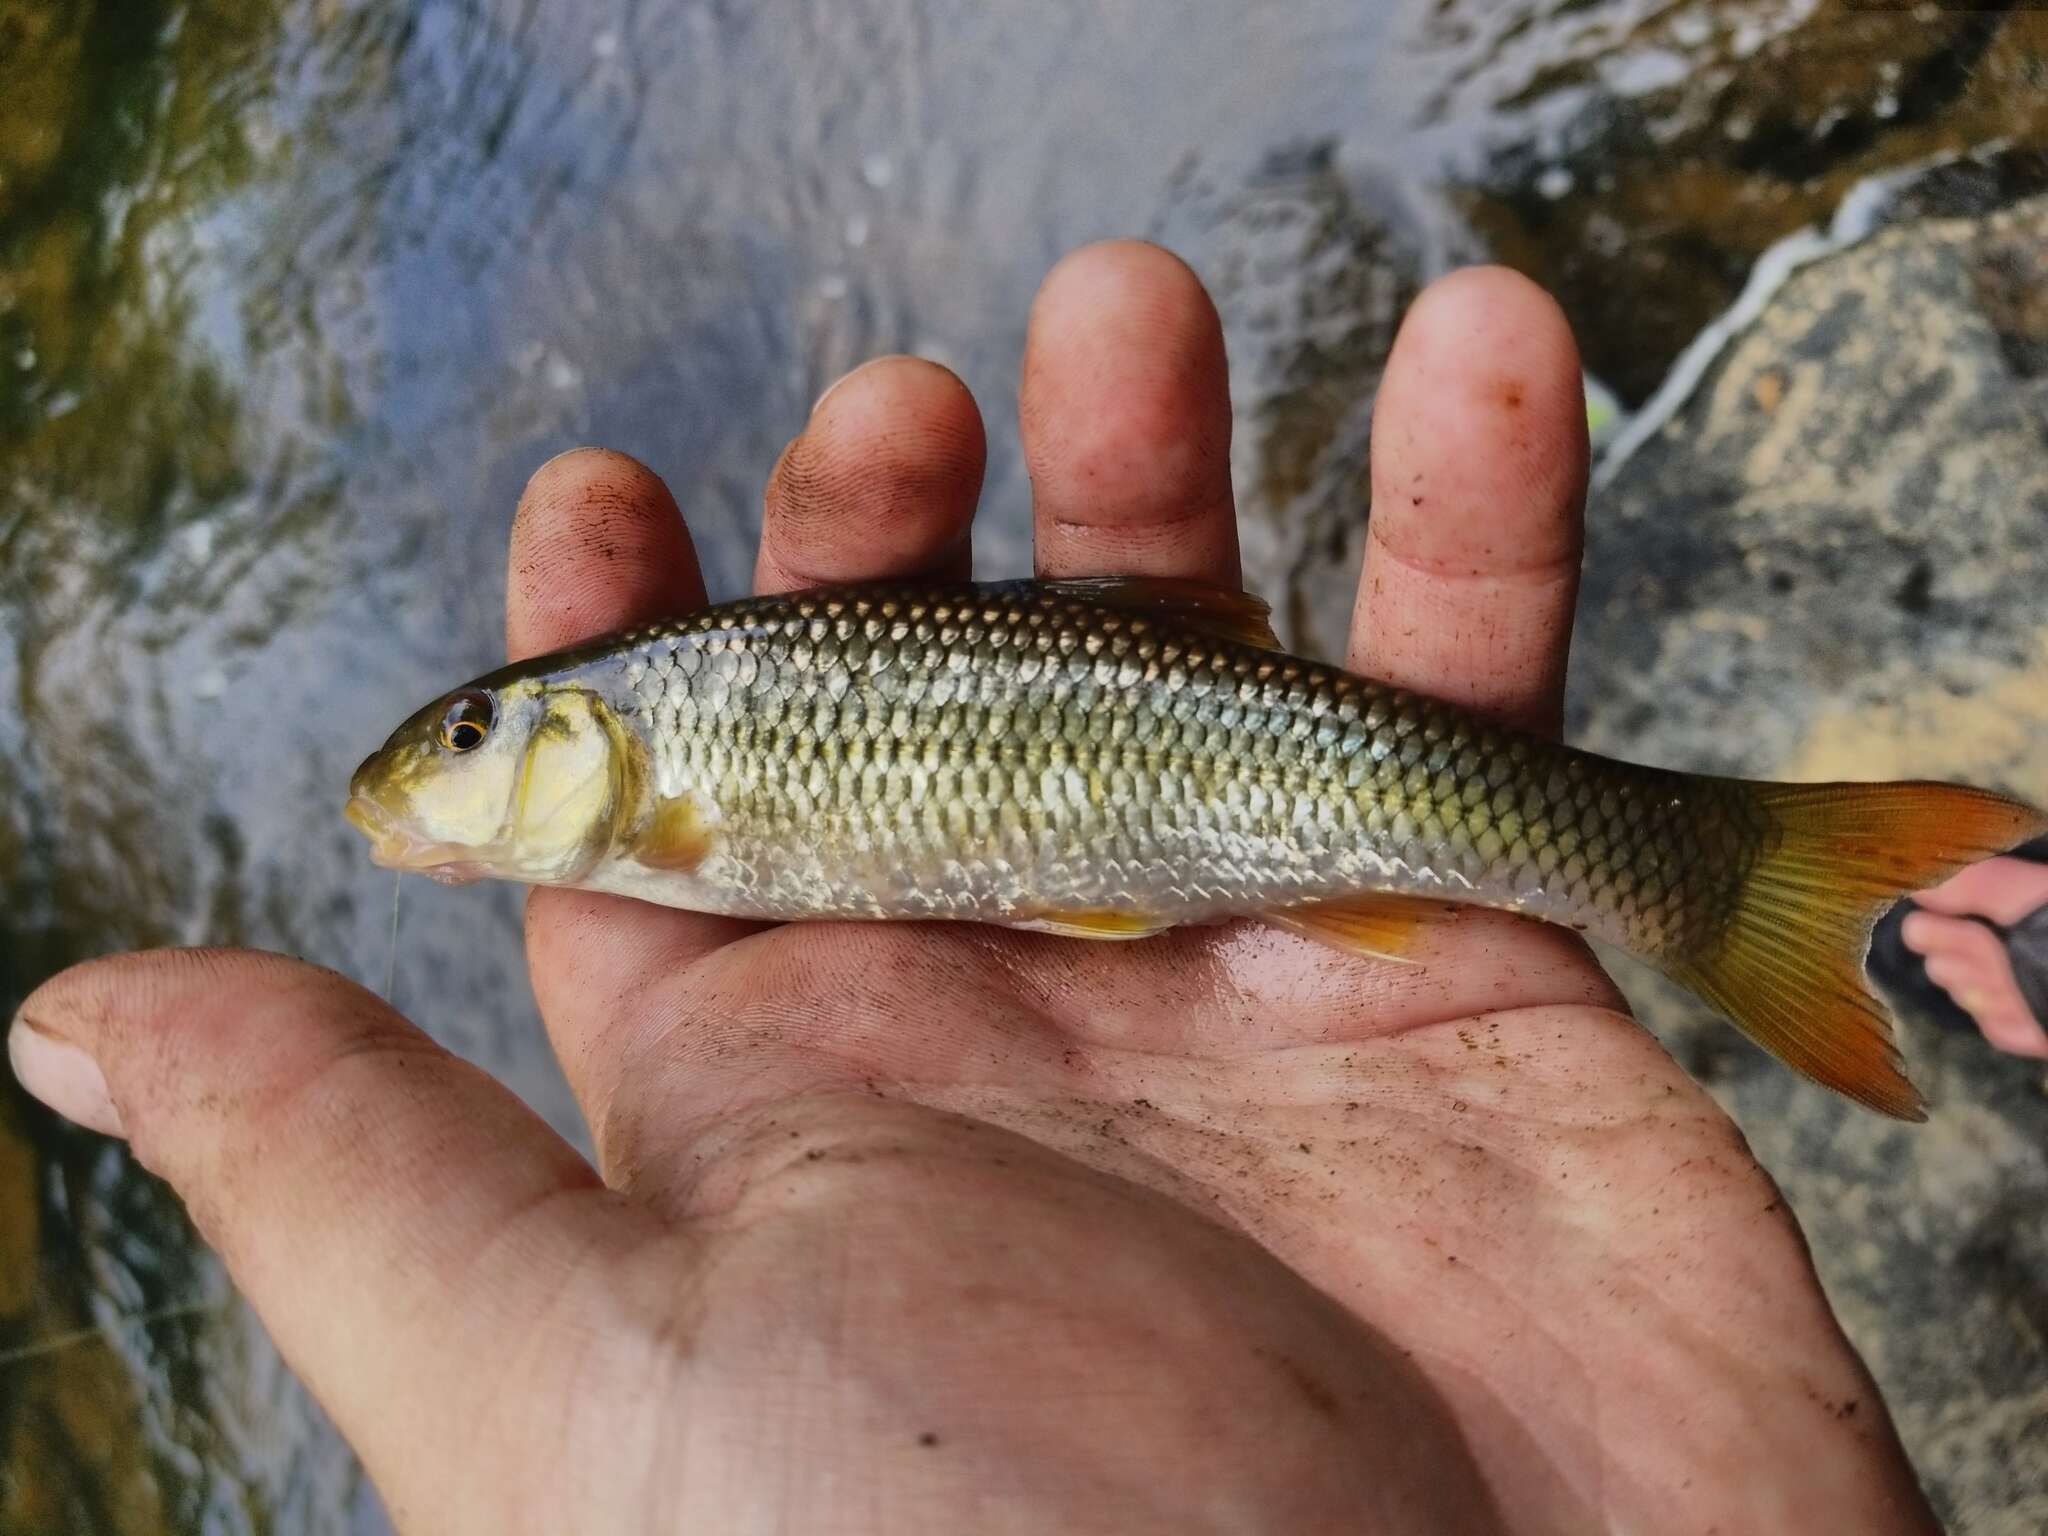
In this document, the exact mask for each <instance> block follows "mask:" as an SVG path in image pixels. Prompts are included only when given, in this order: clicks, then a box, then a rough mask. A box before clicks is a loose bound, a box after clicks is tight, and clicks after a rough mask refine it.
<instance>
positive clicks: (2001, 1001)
mask: <svg viewBox="0 0 2048 1536" xmlns="http://www.w3.org/2000/svg"><path fill="white" fill-rule="evenodd" d="M1901 937H1902V938H1904V939H1905V941H1906V944H1907V946H1908V947H1909V948H1911V949H1913V950H1915V951H1917V952H1918V953H1920V954H1922V955H1925V956H1926V957H1927V979H1928V980H1929V981H1931V982H1933V983H1934V984H1935V985H1936V986H1938V987H1940V988H1941V989H1942V990H1943V991H1944V992H1946V993H1948V995H1949V996H1950V997H1952V998H1954V999H1955V1001H1956V1006H1957V1007H1959V1008H1961V1009H1962V1010H1963V1011H1964V1012H1966V1013H1967V1014H1969V1015H1970V1017H1971V1018H1972V1019H1974V1020H1975V1021H1976V1024H1977V1028H1978V1029H1979V1030H1981V1031H1982V1032H1983V1034H1984V1038H1985V1039H1986V1040H1988V1041H1989V1042H1990V1043H1991V1044H1992V1045H1995V1046H1996V1047H1998V1049H2000V1050H2001V1051H2010V1052H2011V1053H2012V1054H2014V1055H2016V1056H2048V1031H2044V1030H2043V1028H2042V1025H2041V1021H2040V1020H2038V1019H2036V1018H2035V1017H2034V1015H2033V1013H2032V1011H2031V1010H2030V1009H2029V1008H2028V1007H2027V1000H2026V998H2025V996H2024V995H2023V994H2022V993H2021V992H2020V988H2019V982H2018V981H2017V980H2016V979H2015V977H2014V976H2013V970H2012V957H2011V955H2010V954H2008V953H2007V952H2006V948H2005V945H2004V944H2002V943H2001V942H2000V941H1999V938H1998V935H1997V934H1995V933H1993V932H1992V931H1991V930H1990V929H1989V928H1986V927H1985V926H1984V925H1983V924H1982V923H1977V922H1971V921H1970V920H1969V919H1967V918H1957V917H1937V916H1934V915H1932V914H1930V913H1926V912H1916V913H1913V914H1912V915H1911V916H1910V917H1908V918H1907V919H1906V921H1905V923H1904V925H1903V928H1902V931H1901Z"/></svg>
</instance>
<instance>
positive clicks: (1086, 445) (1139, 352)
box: [1018, 240, 1238, 587]
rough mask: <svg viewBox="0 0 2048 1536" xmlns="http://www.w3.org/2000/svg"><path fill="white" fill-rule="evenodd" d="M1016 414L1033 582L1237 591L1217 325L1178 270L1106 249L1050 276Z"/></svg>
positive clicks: (1133, 251) (1154, 250) (1034, 322)
mask: <svg viewBox="0 0 2048 1536" xmlns="http://www.w3.org/2000/svg"><path fill="white" fill-rule="evenodd" d="M1018 409H1019V413H1020V415H1021V417H1022V430H1023V436H1024V457H1025V461H1026V462H1027V464H1028V465H1029V466H1030V470H1031V491H1032V511H1033V521H1034V524H1035V529H1036V540H1037V546H1038V569H1039V571H1040V572H1041V573H1042V574H1044V575H1047V576H1115V575H1127V574H1128V575H1138V576H1182V577H1194V578H1198V579H1200V580H1204V581H1212V582H1216V583H1219V584H1221V585H1224V586H1232V587H1234V586H1236V585H1237V581H1238V565H1237V514H1236V512H1235V510H1234V509H1233V504H1232V500H1231V493H1230V383H1229V378H1228V375H1227V373H1226V370H1225V367H1224V360H1223V327H1222V323H1221V322H1220V321H1219V320H1218V319H1217V317H1216V306H1215V305H1214V304H1212V303H1210V302H1209V295H1208V294H1207V293H1206V292H1204V291H1203V289H1202V284H1201V282H1200V280H1199V279H1197V278H1196V276H1195V274H1194V273H1193V272H1191V271H1189V270H1188V268H1187V267H1186V266H1185V265H1184V264H1182V263H1181V262H1180V261H1179V260H1178V259H1177V258H1175V257H1173V256H1171V255H1169V254H1167V253H1166V252H1165V251H1163V250H1161V249H1160V248H1159V247H1157V246H1155V245H1147V244H1145V243H1143V242H1142V241H1137V240H1112V241H1107V242H1105V243H1103V244H1101V245H1091V246H1086V247H1084V248H1083V249H1081V250H1078V251H1076V252H1075V253H1074V254H1073V255H1071V256H1069V257H1067V258H1066V260H1064V261H1062V262H1061V263H1060V264H1059V265H1058V266H1057V267H1055V268H1053V270H1052V272H1051V274H1050V275H1049V276H1048V277H1047V278H1046V280H1045V284H1044V286H1043V287H1041V288H1040V289H1039V292H1038V300H1037V302H1036V303H1035V304H1034V305H1033V306H1032V309H1031V329H1030V334H1029V336H1028V337H1027V339H1026V341H1025V344H1024V378H1023V384H1022V387H1021V391H1020V394H1019V400H1018Z"/></svg>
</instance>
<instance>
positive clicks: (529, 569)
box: [505, 448, 704, 661]
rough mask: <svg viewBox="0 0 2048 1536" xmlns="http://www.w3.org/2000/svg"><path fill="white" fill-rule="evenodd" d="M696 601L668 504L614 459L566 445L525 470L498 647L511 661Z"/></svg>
mask: <svg viewBox="0 0 2048 1536" xmlns="http://www.w3.org/2000/svg"><path fill="white" fill-rule="evenodd" d="M703 602H704V578H703V577H702V576H701V575H700V574H698V570H697V554H696V551H695V550H694V549H692V548H691V547H690V535H689V532H688V530H686V529H685V528H684V527H683V518H682V514H681V513H680V512H678V511H677V510H676V503H675V498H674V497H673V496H671V495H669V493H668V487H667V486H665V485H663V484H662V483H661V477H660V476H658V475H656V474H655V473H654V471H653V470H651V469H649V468H648V467H647V466H646V465H644V464H642V463H640V462H639V461H638V460H637V459H630V458H628V457H627V456H626V455H625V454H623V453H612V452H610V451H608V450H606V449H603V448H575V449H571V450H570V451H569V452H568V453H564V454H559V455H557V456H556V457H555V458H552V459H550V460H548V462H547V463H545V464H543V465H541V467H540V468H539V469H538V470H536V471H535V472H534V476H533V478H532V479H531V480H529V481H528V482H527V484H526V491H525V493H524V494H523V495H521V496H520V498H519V511H518V514H517V515H516V516H515V517H514V518H513V520H512V554H511V560H510V564H509V568H508V571H507V576H506V591H505V649H506V652H507V654H508V655H509V656H510V657H511V659H512V660H514V661H518V660H520V659H522V658H523V657H527V656H535V655H539V654H541V653H543V652H546V651H552V650H558V649H560V648H561V647H563V646H567V645H574V644H576V643H577V642H578V641H582V640H588V639H591V638H593V637H595V636H597V635H602V634H607V633H609V632H610V631H612V630H615V629H623V628H625V627H626V626H628V625H630V624H638V623H643V622H645V621H646V620H649V619H659V618H666V617H668V616H669V615H671V614H678V613H687V612H689V611H690V610H691V609H693V608H697V607H701V606H702V605H703Z"/></svg>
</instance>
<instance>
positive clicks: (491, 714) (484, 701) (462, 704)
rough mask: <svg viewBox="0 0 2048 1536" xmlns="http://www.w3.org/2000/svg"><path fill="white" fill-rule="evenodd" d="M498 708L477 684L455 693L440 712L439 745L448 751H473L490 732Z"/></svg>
mask: <svg viewBox="0 0 2048 1536" xmlns="http://www.w3.org/2000/svg"><path fill="white" fill-rule="evenodd" d="M497 717H498V711H497V708H496V706H494V705H493V704H492V703H491V696H490V695H489V694H488V693H485V692H484V691H483V690H482V689H481V688H472V689H469V690H468V691H466V692H463V693H458V694H456V695H455V697H454V698H452V699H450V700H449V701H448V707H447V709H445V710H443V711H442V713H441V745H442V746H444V747H446V748H447V749H448V750H449V751H450V752H474V751H475V750H476V749H477V748H478V747H480V746H482V745H483V744H484V738H485V737H487V736H489V735H490V734H491V726H492V724H493V723H494V722H495V721H496V720H497Z"/></svg>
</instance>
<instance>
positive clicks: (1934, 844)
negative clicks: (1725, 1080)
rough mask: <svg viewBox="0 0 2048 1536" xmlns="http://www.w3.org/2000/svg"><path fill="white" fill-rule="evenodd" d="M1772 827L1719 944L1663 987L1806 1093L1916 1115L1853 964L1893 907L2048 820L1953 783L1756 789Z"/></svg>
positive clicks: (1676, 968)
mask: <svg viewBox="0 0 2048 1536" xmlns="http://www.w3.org/2000/svg"><path fill="white" fill-rule="evenodd" d="M1749 788H1750V789H1751V791H1752V792H1753V793H1754V794H1755V796H1756V800H1757V804H1758V806H1759V808H1760V809H1761V810H1762V811H1763V813H1764V816H1765V818H1766V820H1767V822H1768V823H1769V824H1770V826H1771V827H1772V829H1773V832H1772V835H1771V836H1770V837H1769V838H1768V839H1767V842H1766V851H1765V852H1764V854H1763V855H1762V856H1761V857H1760V858H1759V859H1758V860H1757V863H1756V865H1755V867H1754V868H1753V869H1751V871H1750V872H1749V875H1748V877H1747V878H1746V879H1745V880H1744V881H1743V883H1742V886H1741V888H1740V890H1739V891H1738V892H1737V894H1736V896H1735V900H1734V903H1733V907H1732V910H1731V912H1730V915H1729V917H1728V920H1727V923H1726V925H1725V927H1724V928H1723V930H1722V932H1721V935H1720V937H1719V939H1718V940H1717V941H1716V942H1715V943H1714V944H1713V945H1712V946H1711V947H1710V948H1708V949H1707V950H1705V951H1703V952H1699V953H1695V954H1693V955H1691V956H1688V957H1687V958H1685V959H1684V960H1682V961H1676V962H1671V963H1668V964H1667V966H1666V969H1667V970H1668V971H1669V973H1670V974H1671V976H1672V978H1673V979H1674V980H1676V981H1678V982H1680V983H1682V984H1683V985H1685V986H1687V987H1689V988H1691V989H1692V990H1693V991H1694V992H1697V993H1698V994H1699V995H1700V996H1701V997H1702V998H1704V999H1706V1000H1707V1001H1708V1002H1710V1003H1712V1004H1713V1005H1714V1006H1715V1007H1717V1008H1719V1009H1720V1010H1721V1011H1722V1012H1723V1013H1725V1014H1727V1015H1728V1017H1729V1018H1730V1019H1731V1020H1732V1021H1733V1022H1734V1023H1735V1024H1736V1025H1737V1026H1738V1027H1739V1028H1741V1030H1742V1031H1743V1032H1744V1033H1745V1034H1747V1035H1748V1036H1749V1037H1750V1038H1751V1039H1752V1040H1754V1041H1756V1042H1757V1044H1759V1045H1761V1046H1762V1047H1763V1048H1764V1049H1765V1050H1767V1051H1769V1052H1770V1053H1771V1054H1772V1055H1773V1056H1776V1057H1777V1058H1778V1059H1779V1060H1780V1061H1782V1062H1784V1063H1785V1064H1786V1065H1787V1066H1790V1067H1792V1068H1794V1069H1796V1070H1798V1071H1800V1072H1803V1073H1805V1074H1806V1075H1807V1076H1808V1077H1811V1078H1813V1079H1814V1080H1815V1081H1817V1082H1820V1083H1824V1084H1826V1085H1827V1086H1828V1087H1830V1088H1833V1089H1835V1090H1837V1091H1838V1092H1840V1093H1844V1094H1847V1095H1848V1096H1849V1097H1850V1098H1852V1099H1855V1100H1857V1101H1858V1102H1859V1103H1863V1104H1867V1105H1869V1106H1870V1107H1871V1108H1872V1109H1876V1110H1881V1111H1882V1112H1883V1113H1885V1114H1888V1115H1895V1116H1897V1117H1898V1118H1900V1119H1902V1120H1921V1119H1925V1118H1926V1111H1925V1108H1924V1107H1923V1103H1922V1100H1921V1098H1920V1094H1919V1092H1918V1090H1916V1089H1915V1088H1914V1086H1913V1084H1912V1083H1911V1082H1910V1081H1908V1079H1907V1077H1906V1074H1905V1071H1904V1067H1903V1063H1902V1062H1901V1060H1900V1057H1899V1051H1898V1046H1897V1044H1896V1043H1895V1042H1894V1040H1893V1038H1892V1031H1891V1021H1890V1017H1889V1015H1888V1013H1887V1012H1886V1010H1885V1007H1884V1005H1883V1004H1882V1003H1881V1002H1879V1001H1878V999H1877V997H1876V996H1875V995H1874V994H1873V993H1872V992H1871V990H1870V982H1869V978H1868V977H1867V975H1866V974H1865V971H1864V962H1865V960H1866V959H1867V957H1868V955H1869V951H1870V934H1871V930H1872V928H1874V927H1875V926H1876V924H1877V920H1878V919H1879V918H1880V917H1882V916H1883V915H1884V913H1885V912H1886V911H1887V910H1888V909H1889V908H1890V907H1891V906H1892V904H1893V903H1894V902H1896V901H1897V900H1899V898H1900V897H1902V896H1905V895H1908V894H1909V893H1911V892H1913V891H1917V890H1921V889H1923V888H1925V887H1927V886H1929V885H1932V884H1934V883H1935V882H1937V881H1939V880H1941V879H1943V878H1944V877H1945V876H1947V875H1950V874H1952V873H1954V872H1955V871H1956V870H1958V869H1960V868H1962V867H1963V866H1964V865H1966V864H1969V863H1972V862H1973V861H1975V860H1977V859H1980V858H1984V857H1987V856H1989V855H1991V854H1996V853H2002V852H2004V851H2005V850H2006V849H2008V848H2011V847H2013V846H2015V845H2016V844H2018V843H2022V842H2025V841H2026V840H2027V839H2028V838H2030V837H2035V836H2038V835H2040V833H2042V832H2043V831H2044V830H2048V816H2043V814H2042V813H2041V812H2040V811H2037V810H2035V809H2034V808H2033V807H2031V806H2028V805H2025V804H2022V803H2021V802H2020V801H2017V800H2011V799H2008V798H2006V797H2005V796H2003V795H1998V794H1993V793H1991V792H1990V791H1988V790H1979V789H1968V788H1964V787H1961V786H1958V785H1953V784H1926V783H1912V784H1756V785H1751V786H1749Z"/></svg>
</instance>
